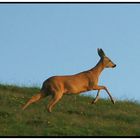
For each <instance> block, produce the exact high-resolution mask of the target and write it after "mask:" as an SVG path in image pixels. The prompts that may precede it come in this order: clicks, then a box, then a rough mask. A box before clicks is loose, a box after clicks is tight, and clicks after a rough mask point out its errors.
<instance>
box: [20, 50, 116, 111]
mask: <svg viewBox="0 0 140 140" xmlns="http://www.w3.org/2000/svg"><path fill="white" fill-rule="evenodd" d="M97 52H98V55H99V56H100V60H99V62H98V63H97V64H96V65H95V67H93V68H91V69H89V70H87V71H83V72H80V73H77V74H74V75H63V76H52V77H50V78H48V79H47V80H45V81H44V82H43V84H42V87H41V89H40V91H39V93H38V94H36V95H34V96H32V97H31V99H29V100H28V101H27V103H26V104H25V105H24V106H23V107H22V110H25V109H26V108H27V107H28V106H29V105H30V104H32V103H35V102H37V101H39V100H41V99H42V98H45V97H47V96H52V98H51V100H50V102H49V103H48V106H47V111H48V112H52V108H53V107H54V106H55V105H56V103H58V101H60V99H61V98H62V96H63V95H68V94H74V95H76V94H80V93H82V92H86V91H91V90H97V95H96V97H95V99H94V100H93V101H92V102H91V104H95V103H96V102H97V101H98V99H99V93H100V90H105V91H106V93H107V94H108V95H109V97H110V100H111V101H112V103H113V104H115V100H114V99H113V97H112V96H111V94H110V92H109V91H108V89H107V87H106V86H101V85H98V80H99V76H100V74H101V72H102V71H103V70H104V68H115V67H116V64H114V63H113V62H112V61H111V60H110V59H109V58H108V57H107V56H106V55H105V53H104V51H103V50H102V49H99V48H98V49H97Z"/></svg>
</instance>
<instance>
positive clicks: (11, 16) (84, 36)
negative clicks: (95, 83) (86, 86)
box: [0, 4, 140, 101]
mask: <svg viewBox="0 0 140 140" xmlns="http://www.w3.org/2000/svg"><path fill="white" fill-rule="evenodd" d="M97 48H102V49H103V50H104V51H105V53H106V55H107V56H108V57H109V58H110V59H111V60H112V61H113V62H114V63H116V64H117V67H116V68H115V69H105V70H104V71H103V73H102V74H101V77H100V80H99V85H105V86H107V87H108V89H109V90H110V92H111V93H112V96H113V97H115V98H116V99H130V100H138V101H140V93H139V86H140V62H139V60H140V4H0V65H1V69H0V82H1V83H6V84H17V85H21V86H22V85H25V86H34V85H35V86H39V87H41V84H42V82H43V81H44V80H45V79H47V78H48V77H50V76H53V75H68V74H75V73H78V72H81V71H84V70H87V69H90V68H92V67H94V66H95V65H96V63H97V62H98V61H99V56H98V54H97ZM95 93H96V92H95V91H92V92H90V94H94V95H95ZM100 96H101V97H108V96H107V94H106V93H105V92H104V91H102V92H101V95H100Z"/></svg>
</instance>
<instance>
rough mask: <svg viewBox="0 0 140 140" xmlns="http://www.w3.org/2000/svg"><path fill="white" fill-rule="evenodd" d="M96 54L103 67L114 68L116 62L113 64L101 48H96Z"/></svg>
mask: <svg viewBox="0 0 140 140" xmlns="http://www.w3.org/2000/svg"><path fill="white" fill-rule="evenodd" d="M97 51H98V55H99V56H100V57H101V61H102V62H103V65H104V67H105V68H114V67H116V64H114V63H113V62H112V61H111V60H110V59H109V58H108V57H107V56H106V55H105V53H104V51H103V50H102V49H99V48H98V49H97Z"/></svg>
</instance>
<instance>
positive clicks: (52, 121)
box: [0, 85, 140, 136]
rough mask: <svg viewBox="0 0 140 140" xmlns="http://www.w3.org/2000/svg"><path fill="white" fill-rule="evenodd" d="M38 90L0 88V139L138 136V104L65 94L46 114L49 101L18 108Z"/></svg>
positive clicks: (139, 134) (139, 118)
mask: <svg viewBox="0 0 140 140" xmlns="http://www.w3.org/2000/svg"><path fill="white" fill-rule="evenodd" d="M38 91H39V89H38V88H36V87H31V88H27V87H17V86H9V85H0V136H140V104H138V103H135V102H131V101H117V102H116V104H115V105H113V104H112V103H111V102H110V101H109V100H103V99H102V100H99V101H98V103H97V104H96V105H92V104H90V102H91V101H92V98H91V97H84V96H79V95H67V96H64V97H63V98H62V100H61V101H60V102H59V103H58V104H57V105H56V107H55V108H54V109H53V112H52V113H48V112H47V110H46V105H47V103H48V101H49V98H45V99H43V100H42V101H40V102H38V103H36V104H33V105H31V106H29V107H28V108H27V109H26V110H25V111H22V110H21V106H22V105H23V104H24V103H25V102H26V101H27V100H28V99H29V98H30V97H31V96H32V95H34V94H35V93H36V92H38Z"/></svg>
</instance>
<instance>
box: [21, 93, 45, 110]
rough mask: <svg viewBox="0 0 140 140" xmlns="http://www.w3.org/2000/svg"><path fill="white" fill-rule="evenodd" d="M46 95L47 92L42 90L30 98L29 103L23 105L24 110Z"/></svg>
mask: <svg viewBox="0 0 140 140" xmlns="http://www.w3.org/2000/svg"><path fill="white" fill-rule="evenodd" d="M44 97H46V96H45V94H43V93H41V92H40V93H38V94H36V95H34V96H32V97H31V99H29V100H28V101H27V103H26V104H25V105H24V106H23V107H22V110H24V109H26V108H27V107H28V106H29V105H30V104H32V103H35V102H37V101H39V100H40V99H42V98H44Z"/></svg>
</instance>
